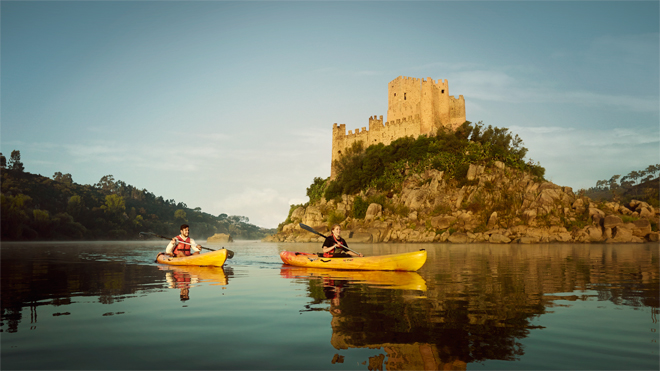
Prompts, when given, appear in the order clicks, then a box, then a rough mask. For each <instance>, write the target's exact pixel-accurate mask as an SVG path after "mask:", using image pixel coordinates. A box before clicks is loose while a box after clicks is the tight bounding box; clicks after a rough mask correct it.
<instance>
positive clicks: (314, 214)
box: [302, 205, 323, 225]
mask: <svg viewBox="0 0 660 371" xmlns="http://www.w3.org/2000/svg"><path fill="white" fill-rule="evenodd" d="M302 222H303V224H307V225H319V224H323V215H322V214H321V210H319V208H318V207H316V206H312V205H310V206H307V209H306V210H305V216H303V218H302Z"/></svg>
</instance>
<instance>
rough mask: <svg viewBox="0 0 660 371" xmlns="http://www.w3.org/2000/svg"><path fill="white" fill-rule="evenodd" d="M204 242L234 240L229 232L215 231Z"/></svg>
mask: <svg viewBox="0 0 660 371" xmlns="http://www.w3.org/2000/svg"><path fill="white" fill-rule="evenodd" d="M206 242H234V239H233V238H232V237H231V235H229V234H226V233H216V234H214V235H213V236H211V237H209V238H207V239H206Z"/></svg>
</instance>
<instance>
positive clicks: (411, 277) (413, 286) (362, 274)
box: [280, 265, 426, 291]
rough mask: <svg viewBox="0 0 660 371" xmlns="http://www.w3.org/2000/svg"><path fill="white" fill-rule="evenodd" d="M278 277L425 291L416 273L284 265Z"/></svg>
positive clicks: (421, 280) (423, 283) (422, 282)
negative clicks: (337, 281)
mask: <svg viewBox="0 0 660 371" xmlns="http://www.w3.org/2000/svg"><path fill="white" fill-rule="evenodd" d="M280 275H281V276H282V277H284V278H308V279H309V278H322V279H326V280H341V281H346V282H348V283H360V284H364V285H367V286H369V287H377V288H384V289H395V290H417V291H426V280H424V278H423V277H422V276H420V275H419V273H417V272H398V271H347V270H335V269H322V268H303V267H292V266H286V265H285V266H283V267H282V268H281V270H280Z"/></svg>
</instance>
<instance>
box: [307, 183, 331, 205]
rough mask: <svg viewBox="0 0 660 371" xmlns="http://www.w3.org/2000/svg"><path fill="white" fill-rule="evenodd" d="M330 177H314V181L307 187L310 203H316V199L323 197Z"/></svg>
mask: <svg viewBox="0 0 660 371" xmlns="http://www.w3.org/2000/svg"><path fill="white" fill-rule="evenodd" d="M329 180H330V178H327V179H323V178H318V177H317V178H314V183H312V184H311V185H310V186H309V187H308V188H307V197H309V202H310V203H312V204H313V203H315V202H316V201H318V200H320V199H321V197H323V195H324V194H325V190H326V188H327V186H328V183H329V182H328V181H329Z"/></svg>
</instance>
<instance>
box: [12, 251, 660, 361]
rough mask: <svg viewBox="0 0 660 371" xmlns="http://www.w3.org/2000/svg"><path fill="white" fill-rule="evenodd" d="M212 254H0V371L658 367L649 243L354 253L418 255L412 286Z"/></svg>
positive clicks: (392, 276) (265, 254) (655, 279)
mask: <svg viewBox="0 0 660 371" xmlns="http://www.w3.org/2000/svg"><path fill="white" fill-rule="evenodd" d="M207 246H209V247H212V248H220V247H221V246H220V245H207ZM224 246H225V247H227V248H229V249H231V250H233V251H234V252H235V256H234V258H233V259H231V260H228V261H227V263H226V265H225V266H224V267H223V268H209V267H188V268H173V267H169V266H163V265H159V264H156V263H155V262H154V258H155V256H156V253H157V252H158V251H161V250H162V249H163V248H164V245H163V244H162V243H161V242H159V241H142V242H135V241H132V242H42V243H8V242H3V243H2V247H1V250H0V252H1V257H2V267H1V268H2V270H1V274H2V276H1V278H2V281H1V284H2V290H1V293H2V304H1V305H2V319H1V324H0V325H1V326H0V330H1V331H2V332H1V334H0V335H1V341H2V348H1V357H2V358H1V361H2V369H3V370H9V369H23V370H28V369H29V370H34V369H67V370H78V369H88V370H90V369H91V370H102V369H103V370H111V369H112V370H116V369H162V370H164V369H186V370H198V369H199V370H201V369H229V370H270V369H273V370H310V369H321V370H427V369H431V370H466V369H470V370H496V369H505V370H544V369H547V370H596V369H598V370H658V369H659V368H660V361H659V354H658V349H659V347H658V341H659V332H658V330H659V325H658V314H659V303H658V301H659V296H660V294H659V289H660V285H659V276H660V274H659V270H660V268H659V261H658V250H659V247H658V244H657V243H656V244H630V245H628V244H622V245H610V244H548V245H487V244H474V245H452V244H364V245H357V244H356V245H353V246H352V247H353V248H354V249H356V250H358V251H360V252H363V253H365V254H367V255H372V254H374V255H376V254H378V255H379V254H388V253H397V252H406V251H415V250H417V249H420V248H423V249H426V250H427V252H428V260H427V262H426V264H425V265H424V266H423V267H422V268H421V269H420V270H419V271H418V272H357V271H354V272H351V271H333V270H322V269H303V268H295V267H289V266H284V265H283V264H282V262H281V260H280V259H279V256H278V254H279V252H280V251H283V250H294V251H306V252H312V251H316V250H318V249H319V248H320V247H319V246H318V244H286V243H263V242H259V241H237V242H234V243H231V244H226V245H224Z"/></svg>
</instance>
